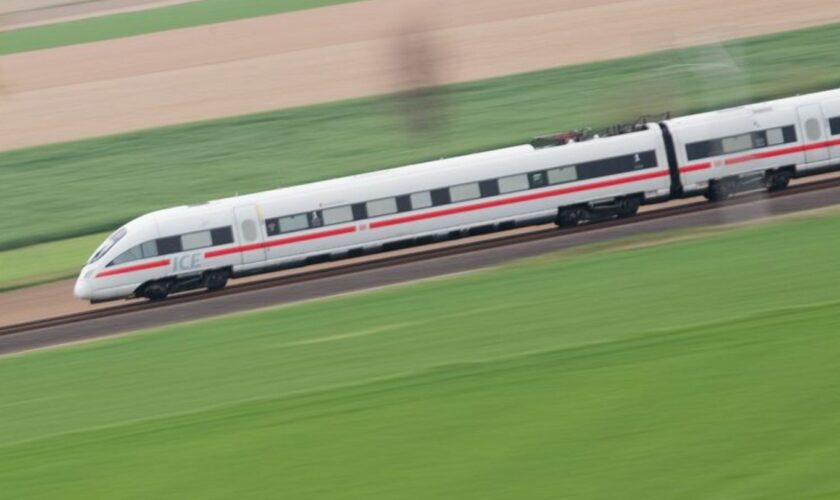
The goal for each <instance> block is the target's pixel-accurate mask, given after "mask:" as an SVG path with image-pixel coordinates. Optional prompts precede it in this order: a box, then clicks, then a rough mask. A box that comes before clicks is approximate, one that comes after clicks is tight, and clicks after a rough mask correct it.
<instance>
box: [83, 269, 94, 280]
mask: <svg viewBox="0 0 840 500" xmlns="http://www.w3.org/2000/svg"><path fill="white" fill-rule="evenodd" d="M92 277H93V269H90V270H88V272H86V273H85V275H84V276H82V278H84V279H86V280H89V279H91V278H92Z"/></svg>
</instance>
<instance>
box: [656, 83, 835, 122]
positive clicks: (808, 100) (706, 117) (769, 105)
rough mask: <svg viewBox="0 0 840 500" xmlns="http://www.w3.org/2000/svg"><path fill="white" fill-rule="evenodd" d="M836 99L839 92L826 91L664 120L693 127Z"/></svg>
mask: <svg viewBox="0 0 840 500" xmlns="http://www.w3.org/2000/svg"><path fill="white" fill-rule="evenodd" d="M837 99H840V90H827V91H824V92H815V93H812V94H802V95H797V96H792V97H784V98H781V99H774V100H772V101H762V102H757V103H753V104H745V105H743V106H735V107H731V108H725V109H720V110H716V111H707V112H705V113H697V114H693V115H686V116H680V117H677V118H672V119H670V120H666V121H665V123H667V124H668V125H676V126H681V125H682V126H685V125H695V124H697V123H704V122H708V121H716V120H720V119H721V117H722V116H724V115H734V114H736V113H739V112H740V113H745V114H750V115H751V114H754V113H766V112H771V111H776V110H782V109H790V108H793V107H798V106H802V105H805V104H812V103H820V102H825V101H833V100H837Z"/></svg>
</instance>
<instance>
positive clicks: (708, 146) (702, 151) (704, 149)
mask: <svg viewBox="0 0 840 500" xmlns="http://www.w3.org/2000/svg"><path fill="white" fill-rule="evenodd" d="M685 153H686V155H687V156H688V160H689V161H692V160H700V159H703V158H710V157H712V156H719V155H720V154H722V151H721V142H720V140H714V141H701V142H693V143H691V144H686V146H685Z"/></svg>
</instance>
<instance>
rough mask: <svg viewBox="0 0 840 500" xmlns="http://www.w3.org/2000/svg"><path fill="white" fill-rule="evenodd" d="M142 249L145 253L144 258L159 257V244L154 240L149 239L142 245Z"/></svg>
mask: <svg viewBox="0 0 840 500" xmlns="http://www.w3.org/2000/svg"><path fill="white" fill-rule="evenodd" d="M140 250H141V251H142V253H143V258H144V259H148V258H149V257H157V254H158V252H157V244H155V242H154V240H152V241H147V242H146V243H143V244H142V245H140Z"/></svg>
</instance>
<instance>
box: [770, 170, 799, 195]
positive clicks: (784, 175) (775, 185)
mask: <svg viewBox="0 0 840 500" xmlns="http://www.w3.org/2000/svg"><path fill="white" fill-rule="evenodd" d="M791 177H793V176H792V175H791V173H790V172H789V171H787V170H775V171H773V172H767V177H766V178H765V182H766V183H767V191H769V192H771V193H773V192H776V191H782V190H783V189H785V188H787V187H788V184H790V179H791Z"/></svg>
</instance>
